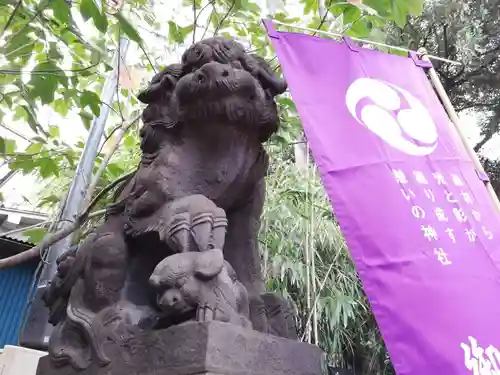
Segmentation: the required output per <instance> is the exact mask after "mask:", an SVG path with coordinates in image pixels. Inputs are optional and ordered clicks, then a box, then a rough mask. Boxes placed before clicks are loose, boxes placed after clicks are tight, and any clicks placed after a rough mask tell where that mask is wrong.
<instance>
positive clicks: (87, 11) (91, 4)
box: [80, 0, 108, 33]
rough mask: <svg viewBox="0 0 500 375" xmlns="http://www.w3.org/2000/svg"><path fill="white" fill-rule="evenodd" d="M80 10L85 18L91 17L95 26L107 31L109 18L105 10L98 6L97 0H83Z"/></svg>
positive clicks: (101, 30)
mask: <svg viewBox="0 0 500 375" xmlns="http://www.w3.org/2000/svg"><path fill="white" fill-rule="evenodd" d="M80 12H81V13H82V16H83V18H84V19H85V20H88V19H89V18H91V19H92V21H93V22H94V25H95V27H96V28H97V29H98V30H99V31H100V32H102V33H105V32H106V30H107V28H108V18H107V17H106V15H105V14H104V12H103V11H102V10H100V9H99V8H98V7H97V4H96V3H95V0H81V3H80Z"/></svg>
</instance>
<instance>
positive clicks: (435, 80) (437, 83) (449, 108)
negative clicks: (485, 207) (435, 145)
mask: <svg viewBox="0 0 500 375" xmlns="http://www.w3.org/2000/svg"><path fill="white" fill-rule="evenodd" d="M418 54H419V55H420V56H421V58H422V60H425V61H429V62H430V63H431V64H432V62H431V60H430V59H429V57H428V56H427V50H426V49H425V48H420V49H419V50H418ZM429 77H430V79H431V82H432V84H433V86H434V87H435V89H436V91H437V93H438V95H439V97H440V98H441V101H442V102H443V105H444V108H445V109H446V112H447V113H448V116H449V117H450V120H451V122H452V123H453V125H454V128H455V131H456V132H457V133H458V136H459V137H460V140H461V141H462V143H463V145H464V147H465V149H466V151H467V153H468V155H469V157H470V158H471V160H472V161H473V163H474V166H475V167H476V170H477V171H478V172H480V173H482V174H486V172H485V171H484V168H483V165H482V164H481V162H480V161H479V158H478V156H477V154H476V152H475V151H474V148H473V147H472V146H471V144H470V142H469V140H468V139H467V137H466V136H465V134H464V133H463V132H462V129H461V124H460V119H459V117H458V115H457V112H456V111H455V109H454V108H453V104H451V101H450V98H449V97H448V94H447V93H446V90H445V89H444V87H443V84H442V83H441V80H440V79H439V76H438V75H437V73H436V70H435V69H434V68H430V69H429ZM485 185H486V189H487V190H488V193H489V194H490V197H491V200H492V201H493V204H494V205H495V207H496V208H497V210H498V211H499V212H500V201H499V200H498V197H497V195H496V193H495V191H494V190H493V187H492V186H491V183H490V182H489V181H485Z"/></svg>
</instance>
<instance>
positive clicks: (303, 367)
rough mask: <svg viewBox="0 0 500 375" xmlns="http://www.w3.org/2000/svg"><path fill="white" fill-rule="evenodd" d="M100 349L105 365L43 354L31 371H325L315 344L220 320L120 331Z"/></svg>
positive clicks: (108, 374)
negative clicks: (63, 361)
mask: <svg viewBox="0 0 500 375" xmlns="http://www.w3.org/2000/svg"><path fill="white" fill-rule="evenodd" d="M106 353H107V354H108V356H109V357H110V358H111V360H112V363H111V364H110V365H108V366H106V367H99V366H98V365H97V364H96V365H92V366H91V367H89V368H87V369H86V370H84V371H75V370H74V369H72V368H70V367H68V366H65V367H62V368H55V367H54V366H53V363H52V362H51V361H50V359H49V358H48V357H43V358H41V359H40V361H39V365H38V370H37V375H194V374H197V375H201V374H207V375H208V374H210V375H321V374H322V373H323V369H326V364H325V363H324V362H323V361H324V357H323V352H322V351H321V350H320V349H319V348H318V347H316V346H313V345H309V344H305V343H301V342H298V341H292V340H287V339H283V338H280V337H275V336H271V335H266V334H262V333H259V332H256V331H252V330H246V329H243V328H240V327H237V326H233V325H229V324H226V323H221V322H209V323H189V324H186V325H181V326H175V327H171V328H169V329H167V330H162V331H154V332H130V331H127V332H123V334H122V335H121V338H120V340H119V341H117V342H116V343H109V344H107V345H106Z"/></svg>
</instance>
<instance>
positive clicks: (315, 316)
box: [307, 153, 319, 345]
mask: <svg viewBox="0 0 500 375" xmlns="http://www.w3.org/2000/svg"><path fill="white" fill-rule="evenodd" d="M307 156H308V157H309V153H308V155H307ZM311 169H312V178H311V177H310V178H309V183H311V180H312V179H313V178H315V177H316V165H315V164H314V163H313V164H312V167H311ZM310 194H311V197H312V193H310ZM310 210H311V218H310V234H309V249H310V254H311V286H312V290H311V296H312V299H313V300H315V299H316V247H315V241H314V233H315V225H316V224H315V220H314V202H312V201H311V203H310ZM311 308H312V310H313V329H312V331H313V337H314V341H313V344H316V345H318V341H319V340H318V309H317V304H316V303H313V305H312V307H311Z"/></svg>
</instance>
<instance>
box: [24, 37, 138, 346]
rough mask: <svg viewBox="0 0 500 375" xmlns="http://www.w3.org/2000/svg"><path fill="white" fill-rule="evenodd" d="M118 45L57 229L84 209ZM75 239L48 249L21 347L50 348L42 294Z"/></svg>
mask: <svg viewBox="0 0 500 375" xmlns="http://www.w3.org/2000/svg"><path fill="white" fill-rule="evenodd" d="M119 45H120V46H119V48H118V49H117V51H116V52H115V56H114V57H113V70H112V72H111V74H110V75H109V77H108V78H107V79H106V81H105V83H104V87H103V90H102V95H101V101H102V105H101V112H100V114H99V116H98V117H95V118H94V121H93V123H92V127H91V129H90V132H89V135H88V138H87V142H86V143H85V147H84V149H83V152H82V155H81V158H80V161H79V163H78V166H77V168H76V172H75V178H74V180H73V182H72V183H71V186H70V188H69V192H68V195H67V197H66V202H65V204H64V207H63V209H62V212H61V215H60V219H59V220H60V224H59V226H58V228H57V229H58V230H60V229H62V228H64V227H65V226H67V225H69V224H70V223H71V222H74V221H75V220H76V218H77V216H78V215H79V214H80V210H81V208H82V207H81V206H82V203H83V202H84V199H85V195H86V192H87V188H88V185H89V182H90V178H91V175H92V168H93V166H94V163H95V159H96V157H97V151H98V147H99V145H100V143H101V140H102V136H103V134H104V128H105V125H106V121H107V119H108V116H109V111H110V108H111V104H112V101H113V98H114V96H115V93H116V87H117V85H118V76H119V71H118V67H119V66H120V60H123V59H124V58H125V56H126V53H127V50H128V46H129V40H128V39H126V38H123V37H121V38H120V40H119ZM72 240H73V236H72V235H69V236H67V237H66V238H64V239H62V240H61V241H59V242H57V243H55V244H54V245H52V246H51V247H50V248H49V249H48V250H47V255H46V263H45V265H44V267H43V270H42V272H41V275H40V279H39V281H38V286H37V288H36V291H35V296H34V298H33V304H32V306H31V308H30V311H29V312H28V317H27V319H26V324H24V327H21V329H23V332H22V334H21V338H20V343H19V344H20V345H21V346H25V347H29V348H33V349H38V350H46V349H47V344H48V340H49V337H50V334H51V332H52V329H53V328H52V326H51V325H50V324H49V323H48V311H47V309H46V308H45V306H44V305H43V301H42V300H41V296H42V294H43V292H44V290H45V289H46V287H47V286H48V282H49V281H50V280H51V279H52V277H53V275H54V274H55V273H56V270H57V265H56V260H57V258H58V257H59V256H60V255H61V254H63V253H64V252H65V251H67V250H68V249H69V247H70V246H71V243H72ZM30 292H31V291H30Z"/></svg>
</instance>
